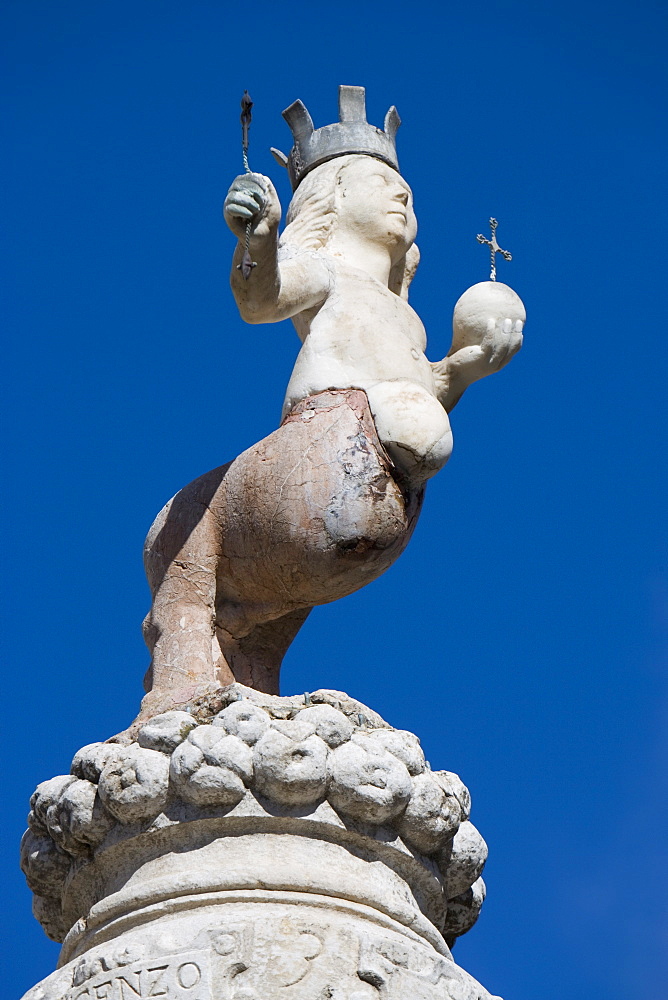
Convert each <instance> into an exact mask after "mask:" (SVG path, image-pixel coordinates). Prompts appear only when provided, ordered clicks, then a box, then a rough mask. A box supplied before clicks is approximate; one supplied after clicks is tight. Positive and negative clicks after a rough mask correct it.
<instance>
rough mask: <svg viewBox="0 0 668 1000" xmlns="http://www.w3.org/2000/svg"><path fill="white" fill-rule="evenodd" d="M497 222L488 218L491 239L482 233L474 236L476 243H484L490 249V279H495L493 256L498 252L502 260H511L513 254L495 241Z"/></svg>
mask: <svg viewBox="0 0 668 1000" xmlns="http://www.w3.org/2000/svg"><path fill="white" fill-rule="evenodd" d="M498 224H499V223H498V222H497V221H496V219H490V220H489V226H490V229H491V230H492V238H491V240H488V239H487V238H486V237H485V236H483V235H482V233H478V235H477V236H476V239H477V241H478V243H486V244H487V246H488V247H489V249H490V256H491V258H492V270H491V273H490V276H489V277H490V281H496V260H495V257H496V254H497V253H500V254H501V256H502V257H503V259H504V260H512V259H513V255H512V254H511V253H510V251H509V250H502V249H501V247H500V246H499V244H498V243H497V242H496V227H497V226H498Z"/></svg>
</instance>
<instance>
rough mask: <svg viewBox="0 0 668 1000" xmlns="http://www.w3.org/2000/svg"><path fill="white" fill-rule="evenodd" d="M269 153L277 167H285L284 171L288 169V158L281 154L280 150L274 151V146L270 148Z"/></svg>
mask: <svg viewBox="0 0 668 1000" xmlns="http://www.w3.org/2000/svg"><path fill="white" fill-rule="evenodd" d="M269 152H270V153H271V155H272V156H273V157H274V159H275V160H276V162H277V163H278V165H279V167H285V169H286V170H287V169H288V158H287V156H286V155H285V153H282V152H281V150H280V149H276V147H275V146H270V147H269Z"/></svg>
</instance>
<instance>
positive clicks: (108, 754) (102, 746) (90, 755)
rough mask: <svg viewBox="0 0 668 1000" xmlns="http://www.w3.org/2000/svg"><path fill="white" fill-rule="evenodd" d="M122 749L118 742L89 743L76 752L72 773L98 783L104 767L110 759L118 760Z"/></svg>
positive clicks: (71, 768)
mask: <svg viewBox="0 0 668 1000" xmlns="http://www.w3.org/2000/svg"><path fill="white" fill-rule="evenodd" d="M121 751H122V747H120V746H118V744H117V743H89V744H88V745H87V746H85V747H82V748H81V750H77V752H76V753H75V755H74V757H73V758H72V766H71V767H70V774H73V775H74V776H75V777H76V778H85V779H86V780H87V781H92V782H93V783H94V784H97V783H98V781H99V780H100V775H101V774H102V771H103V769H104V768H105V767H106V765H107V764H109V763H110V761H112V760H117V759H118V757H119V754H120V753H121Z"/></svg>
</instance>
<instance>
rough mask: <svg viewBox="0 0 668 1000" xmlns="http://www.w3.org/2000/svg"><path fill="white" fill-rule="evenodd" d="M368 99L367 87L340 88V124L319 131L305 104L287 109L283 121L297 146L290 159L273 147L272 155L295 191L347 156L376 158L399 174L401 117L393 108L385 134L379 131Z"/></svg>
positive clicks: (387, 117)
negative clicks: (308, 177)
mask: <svg viewBox="0 0 668 1000" xmlns="http://www.w3.org/2000/svg"><path fill="white" fill-rule="evenodd" d="M365 98H366V93H365V89H364V87H343V86H341V87H339V121H338V122H336V123H335V124H333V125H325V126H323V128H319V129H315V128H314V127H313V119H312V118H311V116H310V114H309V113H308V111H307V110H306V107H305V105H304V104H303V103H302V102H301V101H295V102H294V104H291V105H290V107H289V108H286V109H285V111H284V112H283V117H284V118H285V120H286V122H287V123H288V125H289V126H290V131H291V132H292V137H293V139H294V143H295V144H294V146H293V147H292V150H291V151H290V155H289V156H286V155H285V153H281V151H280V150H279V149H274V148H273V147H272V150H271V151H272V153H273V154H274V156H275V158H276V160H278V162H279V163H280V164H281V166H283V167H287V169H288V174H289V175H290V183H291V184H292V190H293V191H294V190H295V189H296V188H297V185H298V184H299V183H300V181H301V180H302V179H303V178H304V177H305V176H306V174H307V173H308V172H309V170H313V169H314V168H315V167H319V166H320V164H321V163H326V162H327V160H333V159H334V158H335V157H336V156H345V155H346V154H347V153H365V154H366V155H367V156H375V157H376V159H377V160H382V161H383V163H387V164H388V165H389V166H390V167H393V168H394V169H395V170H399V162H398V160H397V150H396V146H395V137H396V134H397V129H398V128H399V126H400V125H401V118H400V117H399V113H398V112H397V109H396V108H395V107H394V105H392V107H391V108H390V110H389V111H388V112H387V114H386V115H385V123H384V124H385V128H384V130H383V129H380V128H376V126H375V125H370V124H369V123H368V121H367V120H366V99H365Z"/></svg>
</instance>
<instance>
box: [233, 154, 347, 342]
mask: <svg viewBox="0 0 668 1000" xmlns="http://www.w3.org/2000/svg"><path fill="white" fill-rule="evenodd" d="M223 214H224V216H225V221H226V222H227V224H228V226H229V227H230V229H231V230H232V232H233V233H234V235H235V236H237V238H238V240H239V242H238V244H237V247H236V249H235V251H234V256H233V258H232V272H231V275H230V283H231V285H232V292H233V293H234V298H235V299H236V302H237V305H238V307H239V312H240V313H241V316H242V318H243V319H244V320H245V321H246V322H247V323H277V322H278V321H279V320H282V319H289V318H290V317H291V316H294V315H295V314H297V313H301V312H304V310H306V309H313V308H314V307H316V306H318V305H320V304H321V303H322V302H323V300H324V298H325V296H326V294H327V281H328V275H327V270H326V268H325V267H324V266H322V265H319V264H318V262H317V261H314V260H313V259H309V260H304V259H303V258H302V259H298V258H297V259H295V258H292V259H287V260H286V259H284V260H283V261H281V262H279V253H278V250H279V246H278V227H279V224H280V221H281V203H280V201H279V200H278V195H277V194H276V189H275V188H274V185H273V184H272V183H271V181H270V180H269V178H268V177H264V176H263V175H262V174H253V173H250V174H240V175H239V177H236V178H235V179H234V181H233V182H232V186H231V187H230V190H229V191H228V193H227V197H226V198H225V204H224V206H223ZM249 222H250V223H251V232H252V235H251V238H250V242H249V250H250V251H251V252H252V257H253V271H252V278H253V280H252V281H248V280H244V277H243V275H242V271H241V261H242V258H243V254H244V250H245V235H246V226H247V225H248V223H249Z"/></svg>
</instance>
